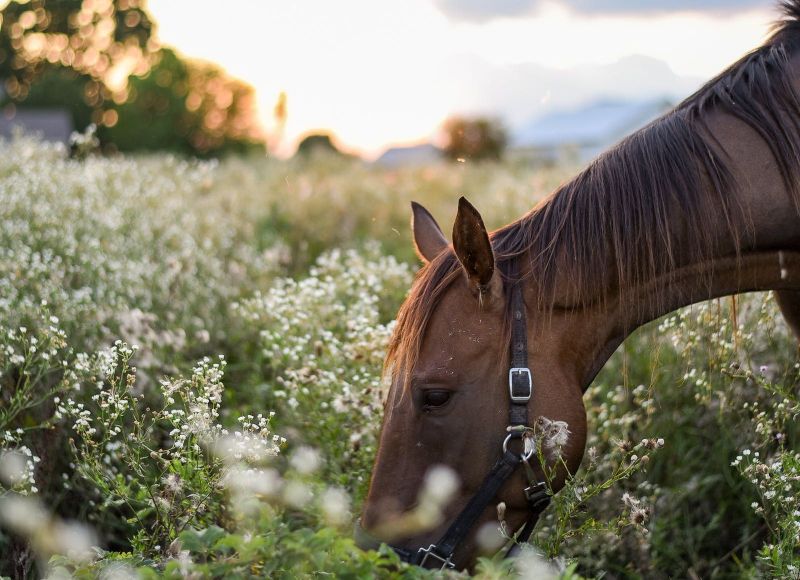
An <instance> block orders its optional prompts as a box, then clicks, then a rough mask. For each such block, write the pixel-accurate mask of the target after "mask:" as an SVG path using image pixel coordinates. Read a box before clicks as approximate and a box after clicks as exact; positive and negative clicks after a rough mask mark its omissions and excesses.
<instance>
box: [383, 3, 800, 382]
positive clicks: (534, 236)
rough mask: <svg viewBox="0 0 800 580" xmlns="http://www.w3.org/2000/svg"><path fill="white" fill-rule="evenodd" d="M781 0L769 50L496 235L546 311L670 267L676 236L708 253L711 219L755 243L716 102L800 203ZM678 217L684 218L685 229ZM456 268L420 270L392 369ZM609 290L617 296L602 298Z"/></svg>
mask: <svg viewBox="0 0 800 580" xmlns="http://www.w3.org/2000/svg"><path fill="white" fill-rule="evenodd" d="M780 6H781V8H782V12H783V19H782V20H781V21H779V22H778V23H776V25H775V26H774V27H773V32H772V35H771V36H770V38H769V40H767V42H766V43H765V44H764V45H762V46H761V47H759V48H757V49H755V50H753V51H752V52H750V53H748V54H747V55H745V56H744V57H743V58H742V59H740V60H739V61H738V62H736V63H734V64H733V65H732V66H730V67H729V68H728V69H726V70H725V71H724V72H722V73H721V74H720V75H719V76H717V77H716V78H714V79H713V80H711V81H710V82H708V83H707V84H706V85H705V86H703V87H702V88H701V89H700V90H698V91H697V92H696V93H695V94H693V95H692V96H690V97H689V98H688V99H686V100H685V101H683V102H682V103H681V104H679V105H678V106H677V107H676V108H675V109H673V110H672V111H670V112H668V113H667V114H665V115H664V116H662V117H661V118H659V119H657V120H655V121H653V122H652V123H651V124H649V125H648V126H646V127H644V128H643V129H641V130H639V131H637V132H635V133H633V134H632V135H630V136H629V137H627V138H625V139H624V140H623V141H622V142H620V143H619V144H617V145H616V146H614V147H612V148H611V149H610V150H608V151H607V152H605V153H604V154H602V155H601V156H600V157H598V158H597V159H596V160H595V161H593V162H592V163H591V164H590V165H589V166H588V167H587V168H586V169H584V170H583V171H582V172H581V173H579V174H578V175H577V176H576V177H575V178H574V179H572V180H571V181H569V182H567V183H565V184H564V185H562V186H561V187H559V188H558V189H557V190H556V191H555V192H554V193H553V194H552V195H551V196H549V197H548V198H547V199H546V200H545V201H543V202H542V203H541V204H539V205H538V206H537V207H536V208H534V209H533V210H532V211H530V212H529V213H528V214H526V215H525V216H523V217H522V218H520V219H519V220H517V221H516V222H514V223H512V224H509V225H507V226H505V227H503V228H501V229H499V230H497V231H495V232H493V233H492V235H491V239H492V246H493V248H494V252H495V258H496V260H497V266H498V269H499V271H500V272H501V273H502V274H503V276H504V279H506V280H507V279H508V275H509V264H510V263H511V261H512V260H514V259H517V258H519V257H521V256H523V255H527V257H528V260H529V261H527V260H526V261H525V262H524V263H523V264H521V267H522V269H523V272H524V274H523V276H524V277H526V278H530V280H531V283H533V284H536V286H537V289H538V296H539V300H540V304H539V306H540V307H541V308H543V309H544V310H550V309H552V308H553V307H554V305H555V304H556V299H557V297H558V296H557V291H558V292H560V294H561V296H560V298H559V299H563V295H564V294H565V292H566V293H568V295H569V296H568V298H569V303H570V304H572V305H580V304H585V303H589V302H595V301H598V300H602V301H604V302H605V301H606V300H608V299H609V298H614V299H616V298H619V297H621V296H622V294H623V293H624V292H625V291H626V289H631V288H635V287H637V286H638V285H640V284H641V283H643V282H646V281H648V280H652V279H653V278H655V277H656V276H658V275H659V274H663V273H664V272H668V271H671V270H673V269H674V267H675V266H676V265H678V259H679V257H678V256H677V255H676V254H675V252H674V248H675V246H676V245H677V241H678V240H679V239H680V241H681V244H680V245H681V247H683V248H690V249H691V250H690V251H691V255H689V256H683V257H682V259H683V260H685V261H688V262H695V261H701V260H705V259H708V258H709V257H711V255H712V253H713V247H712V242H713V240H712V238H711V230H712V228H710V227H708V224H711V223H717V222H719V220H722V223H723V224H724V225H725V226H726V227H727V228H728V231H729V232H730V234H731V236H732V238H733V239H734V240H736V241H737V242H736V243H737V244H738V240H740V239H741V238H743V237H744V238H746V230H747V220H746V219H745V216H744V214H743V211H742V209H741V208H740V207H738V206H737V205H736V204H735V203H732V200H733V199H735V196H732V195H730V192H731V191H734V190H735V187H736V183H737V180H736V179H735V175H734V174H733V173H732V169H731V164H730V163H729V160H728V159H727V158H726V157H725V155H724V153H723V150H722V148H721V147H720V146H719V144H718V143H716V142H715V140H714V138H713V137H712V136H711V132H710V131H709V128H708V126H707V125H706V121H705V119H706V117H707V114H708V112H709V111H710V110H712V109H714V110H715V111H721V112H724V113H727V114H730V115H732V116H734V117H736V118H737V119H740V120H741V121H742V122H744V123H746V124H747V125H748V126H750V127H751V128H752V129H753V130H755V131H756V132H757V133H758V134H759V135H761V137H762V138H763V139H764V141H765V142H766V143H767V144H768V145H769V147H770V150H771V151H772V154H773V156H774V158H775V160H776V162H777V165H778V168H779V170H780V173H781V176H782V178H783V181H784V183H785V186H786V189H787V190H788V191H789V192H790V193H791V195H792V197H793V199H794V201H795V205H796V207H798V208H800V98H798V95H797V93H796V91H795V90H794V89H793V87H792V85H791V79H790V78H789V74H788V66H787V63H788V60H789V56H790V55H791V54H792V53H793V52H794V50H795V49H796V48H797V46H798V45H800V0H787V1H784V2H782V3H781V4H780ZM678 212H680V219H677V218H676V216H677V215H678ZM676 223H680V224H683V225H682V226H681V227H680V231H676V226H675V224H676ZM737 251H738V245H737ZM557 268H558V269H557ZM458 275H460V266H459V264H458V261H457V259H456V258H455V256H454V254H453V253H452V251H446V252H443V253H442V254H441V255H439V256H438V257H437V258H436V259H435V260H433V261H432V262H431V263H429V264H427V265H426V266H425V267H423V268H422V269H421V270H420V272H419V274H418V275H417V279H416V280H415V282H414V285H413V286H412V289H411V291H410V293H409V296H408V298H407V299H406V301H405V303H404V304H403V306H402V307H401V309H400V312H399V314H398V320H397V326H396V328H395V332H394V336H393V338H392V341H391V343H390V346H389V352H388V354H387V358H386V365H387V366H386V368H389V367H390V366H392V365H394V366H395V367H400V368H405V369H411V368H413V367H414V364H415V362H416V358H417V354H418V351H419V346H420V343H421V340H422V337H423V335H424V332H425V329H426V328H427V324H428V321H429V319H430V316H431V312H432V311H433V310H434V309H435V307H436V305H437V304H438V302H439V300H440V299H441V296H442V295H443V293H444V291H445V290H446V289H447V288H448V287H449V285H450V284H451V283H452V281H453V280H455V279H456V277H457V276H458ZM565 280H566V281H568V284H567V285H566V286H567V287H566V288H565V287H564V284H563V282H564V281H565ZM557 281H560V282H561V283H562V285H561V287H559V288H556V286H557ZM508 286H509V285H508V284H506V287H508ZM600 287H605V288H607V292H608V293H610V294H611V295H600V296H598V289H599V288H600ZM654 299H656V300H658V299H659V297H658V296H656V297H655V298H654Z"/></svg>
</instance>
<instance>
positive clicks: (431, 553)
mask: <svg viewBox="0 0 800 580" xmlns="http://www.w3.org/2000/svg"><path fill="white" fill-rule="evenodd" d="M435 550H436V544H431V545H430V546H428V547H427V548H420V549H419V550H418V552H417V553H418V554H422V553H424V554H425V555H424V556H423V557H422V560H420V562H419V564H418V566H420V567H421V568H424V567H425V562H427V561H428V558H433V559H434V560H438V561H439V562H441V563H442V565H441V567H440V568H439V570H444V569H445V568H448V569H450V570H453V569H455V567H456V565H455V564H453V563H452V562H451V561H450V558H451V557H452V555H453V554H450V555H449V556H447V557H446V558H442V557H441V556H440V555H439V554H437V553H436V551H435Z"/></svg>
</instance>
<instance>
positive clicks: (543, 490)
mask: <svg viewBox="0 0 800 580" xmlns="http://www.w3.org/2000/svg"><path fill="white" fill-rule="evenodd" d="M546 498H547V486H546V485H545V483H544V482H543V481H537V482H536V483H534V484H532V485H529V486H528V487H526V488H525V499H527V500H528V503H532V504H534V505H535V504H538V503H539V502H540V501H542V500H543V499H546Z"/></svg>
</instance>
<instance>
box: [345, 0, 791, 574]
mask: <svg viewBox="0 0 800 580" xmlns="http://www.w3.org/2000/svg"><path fill="white" fill-rule="evenodd" d="M781 8H782V15H783V16H782V18H781V19H780V20H779V21H778V22H777V23H776V24H775V25H774V28H773V30H772V33H771V35H770V37H769V38H768V40H767V41H766V42H765V43H764V44H763V45H762V46H760V47H758V48H756V49H754V50H753V51H751V52H750V53H748V54H746V55H745V56H744V57H742V58H741V59H740V60H738V61H737V62H736V63H734V64H733V65H731V66H730V67H729V68H727V69H726V70H724V71H723V72H722V73H721V74H719V75H718V76H717V77H716V78H714V79H712V80H711V81H709V82H708V83H706V84H705V85H704V86H703V87H702V88H700V89H699V90H698V91H697V92H696V93H695V94H693V95H692V96H690V97H689V98H688V99H686V100H685V101H683V102H682V103H680V104H679V105H677V106H676V107H675V108H674V109H673V110H671V111H669V112H668V113H666V114H665V115H663V116H662V117H660V118H658V119H657V120H655V121H653V122H652V123H650V124H649V125H647V126H646V127H644V128H642V129H641V130H639V131H637V132H635V133H633V134H632V135H630V136H628V137H627V138H625V139H624V140H622V141H621V142H620V143H619V144H617V145H616V146H614V147H613V148H611V149H610V150H608V151H607V152H605V153H604V154H602V155H601V156H600V157H598V158H597V159H596V160H594V161H593V162H592V163H591V164H589V165H588V167H586V168H585V169H584V170H583V171H582V172H580V173H579V174H578V175H577V176H576V177H575V178H574V179H572V180H571V181H569V182H566V183H565V184H563V185H562V186H560V187H559V188H557V189H556V190H555V191H554V192H553V193H552V194H551V195H550V196H549V197H548V198H546V199H545V200H544V201H543V202H541V203H540V204H539V205H537V206H536V207H534V208H533V209H531V210H530V211H529V212H528V213H527V214H525V215H524V216H522V217H520V218H519V219H518V220H516V221H514V222H513V223H511V224H508V225H506V226H504V227H502V228H500V229H498V230H496V231H494V232H491V233H488V232H487V230H486V227H485V226H484V223H483V220H482V218H481V216H480V213H479V212H478V211H477V209H476V208H475V207H473V206H472V205H471V204H470V203H469V202H468V201H467V200H466V199H464V198H461V199H460V200H459V204H458V213H457V216H456V219H455V223H454V226H453V233H452V243H450V242H448V240H447V238H446V237H445V235H444V234H443V232H442V229H441V228H440V227H439V225H438V224H437V222H436V221H435V219H434V218H433V217H432V216H431V214H430V213H429V212H428V211H427V210H425V209H424V207H422V206H421V205H419V204H412V216H413V217H412V230H413V236H414V242H415V247H416V250H417V254H418V255H419V257H420V259H421V260H422V262H423V266H422V267H421V269H420V271H419V272H418V274H417V276H416V278H415V280H414V282H413V285H412V287H411V289H410V291H409V294H408V296H407V298H406V300H405V302H404V303H403V304H402V306H401V308H400V310H399V313H398V316H397V323H396V327H395V330H394V333H393V336H392V338H391V340H390V344H389V348H388V353H387V357H386V363H385V365H386V366H385V373H387V377H391V382H390V386H389V389H388V393H387V396H386V404H385V410H384V418H383V425H382V429H381V434H380V439H379V446H378V450H377V456H376V459H375V464H374V468H373V472H372V480H371V484H370V488H369V491H368V494H367V497H366V500H365V503H364V507H363V511H362V517H361V522H360V526H361V528H360V538H361V539H360V540H359V542H360V543H361V545H366V546H370V545H376V544H377V542H379V541H381V540H384V541H386V542H387V543H389V542H393V544H390V545H391V546H392V547H393V548H394V549H395V550H396V552H397V553H398V554H399V555H400V557H401V559H404V560H406V561H409V562H412V563H415V564H419V565H422V566H425V567H432V566H435V567H449V568H463V567H469V566H471V565H472V564H474V562H475V559H476V554H477V552H478V547H477V541H476V536H477V533H478V532H477V530H478V529H479V528H480V527H481V525H483V524H486V523H488V522H492V521H494V522H495V524H496V523H497V515H496V511H495V510H496V505H497V504H500V503H501V502H502V503H504V504H505V520H506V522H507V524H508V528H509V529H511V530H517V529H520V528H522V531H521V534H520V536H519V538H521V539H522V540H525V539H527V534H529V533H530V529H531V528H532V526H533V524H535V521H536V518H537V517H538V514H539V512H540V511H541V509H542V505H543V503H545V502H546V499H547V498H546V497H543V495H547V494H552V493H555V492H557V491H558V490H559V489H561V488H562V487H563V485H564V482H565V481H566V478H568V477H569V475H570V474H571V473H575V471H576V470H577V468H578V467H579V465H580V463H581V460H582V457H583V453H584V446H585V442H586V431H587V422H586V411H585V408H584V405H583V402H582V395H583V393H584V392H585V390H586V389H587V388H588V386H589V385H590V383H591V382H592V381H593V379H594V378H595V376H596V375H597V373H598V372H599V371H600V369H601V368H602V367H603V365H604V364H605V363H606V361H607V360H608V359H609V357H610V356H611V355H612V354H613V353H614V352H615V351H616V350H617V347H619V346H620V345H621V344H622V342H623V341H624V340H625V339H626V337H627V336H628V335H630V334H631V332H633V331H634V330H635V329H636V328H638V327H640V326H641V325H643V324H645V323H647V322H649V321H652V320H654V319H657V318H659V317H661V316H663V315H665V314H667V313H669V312H671V311H673V310H676V309H678V308H681V307H683V306H687V305H690V304H693V303H696V302H699V301H703V300H708V299H712V298H717V297H722V296H727V295H733V294H738V293H743V292H751V291H767V290H772V291H774V292H775V296H776V299H777V303H778V305H779V308H780V310H781V312H782V314H783V316H784V318H785V319H786V321H787V323H788V325H789V327H790V328H791V330H792V331H793V333H794V334H795V335H796V336H798V337H800V220H799V219H798V214H800V0H788V1H785V2H782V3H781ZM545 419H546V420H547V421H549V424H558V425H562V426H563V427H564V429H563V431H564V432H565V433H566V432H568V434H569V436H568V437H567V438H566V441H563V442H562V443H563V447H562V448H561V449H560V458H558V457H556V456H554V455H553V454H550V455H547V454H545V455H544V456H543V455H542V454H541V453H534V452H533V451H532V450H531V447H532V445H531V444H530V441H531V437H530V434H531V431H532V430H533V429H534V427H535V425H537V424H541V422H542V421H543V420H545ZM559 422H560V423H559ZM517 439H521V440H522V443H520V441H518V440H517ZM523 443H524V445H523ZM537 458H538V459H539V460H537ZM543 462H544V465H542V463H543ZM436 466H447V467H448V468H450V469H451V470H452V471H453V472H455V473H456V474H457V475H458V478H459V480H460V486H459V487H458V489H457V491H456V493H455V496H454V499H453V500H452V501H451V502H450V503H449V504H448V505H447V507H446V508H445V509H444V511H443V513H442V518H441V522H440V523H438V525H436V526H434V527H433V529H429V530H424V531H420V530H419V529H412V528H407V529H406V528H402V527H401V528H397V529H393V525H394V524H393V522H398V521H402V516H403V515H406V516H407V515H408V514H410V513H412V512H413V511H414V508H415V507H418V506H417V502H418V496H419V492H420V489H421V488H422V486H423V482H424V481H425V478H426V473H428V474H430V472H431V470H432V469H433V470H435V468H436ZM545 469H547V470H550V472H551V481H550V483H551V486H550V489H549V491H547V494H543V493H542V485H541V484H542V482H543V480H544V475H545V473H544V470H545ZM440 480H441V478H439V479H436V478H434V483H433V484H432V485H434V486H436V485H441V482H440ZM437 482H439V483H437ZM428 483H429V484H431V478H430V477H429V478H428ZM406 519H407V518H406ZM365 538H366V539H365Z"/></svg>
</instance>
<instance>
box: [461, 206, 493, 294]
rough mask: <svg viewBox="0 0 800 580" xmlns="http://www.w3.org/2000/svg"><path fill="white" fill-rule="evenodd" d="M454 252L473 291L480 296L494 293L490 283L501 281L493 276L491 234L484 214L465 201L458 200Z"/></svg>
mask: <svg viewBox="0 0 800 580" xmlns="http://www.w3.org/2000/svg"><path fill="white" fill-rule="evenodd" d="M453 248H454V249H455V251H456V256H458V259H459V261H460V262H461V265H462V266H463V267H464V271H465V272H466V274H467V278H468V279H469V281H470V282H471V284H472V285H473V287H474V288H475V289H476V290H478V291H479V292H480V294H481V295H484V294H486V293H487V292H489V291H490V290H492V288H491V285H490V282H491V281H492V278H495V279H498V278H497V277H495V276H494V253H493V252H492V244H491V243H490V242H489V234H488V233H486V226H484V225H483V219H482V218H481V214H479V213H478V210H476V209H475V208H474V207H473V206H472V204H471V203H470V202H468V201H467V200H466V199H465V198H463V197H462V198H460V199H459V200H458V215H456V223H455V225H453Z"/></svg>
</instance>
